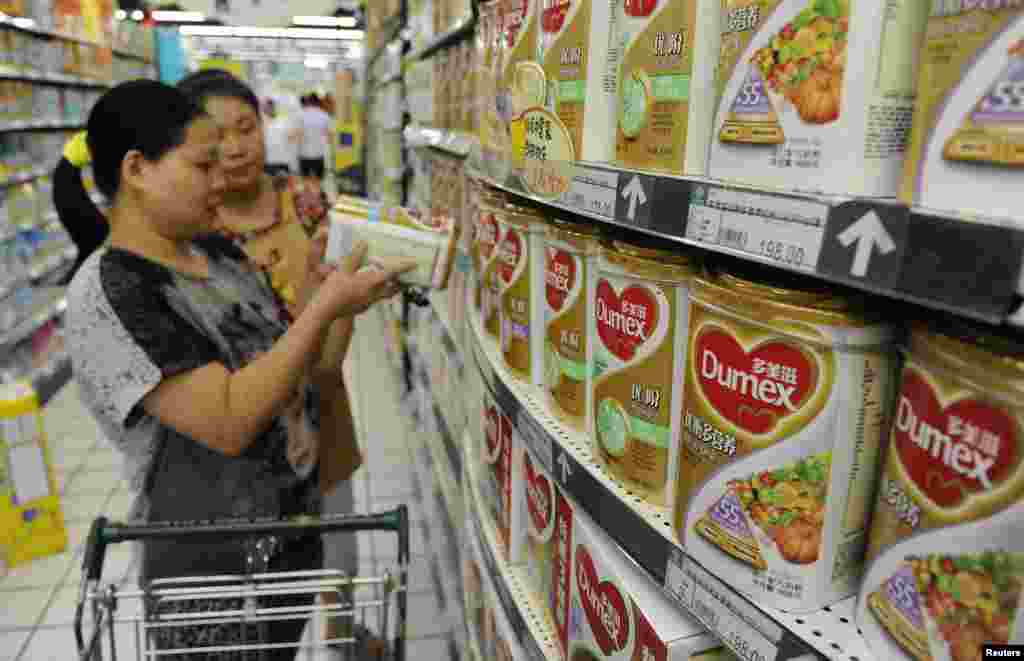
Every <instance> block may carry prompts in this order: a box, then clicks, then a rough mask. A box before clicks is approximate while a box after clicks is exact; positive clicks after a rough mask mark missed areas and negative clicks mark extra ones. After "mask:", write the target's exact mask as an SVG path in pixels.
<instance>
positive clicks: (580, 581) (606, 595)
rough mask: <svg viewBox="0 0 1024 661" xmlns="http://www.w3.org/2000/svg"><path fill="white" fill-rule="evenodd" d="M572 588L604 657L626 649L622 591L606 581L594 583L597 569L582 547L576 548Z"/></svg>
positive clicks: (627, 636)
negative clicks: (577, 596)
mask: <svg viewBox="0 0 1024 661" xmlns="http://www.w3.org/2000/svg"><path fill="white" fill-rule="evenodd" d="M575 565H576V588H577V589H578V590H579V593H580V602H581V603H582V604H583V612H584V613H585V614H586V616H587V622H588V623H589V624H590V631H591V632H592V633H593V634H594V640H595V641H597V645H598V647H600V648H601V651H602V652H604V654H605V656H607V655H609V654H611V653H612V652H618V651H621V650H624V649H625V648H626V643H627V642H629V615H628V612H627V611H626V600H625V599H624V598H623V597H622V593H621V592H619V589H618V588H617V587H615V586H614V585H613V584H612V583H610V582H609V581H601V582H598V579H597V568H596V567H594V560H593V559H592V558H591V557H590V553H589V552H588V551H587V549H586V548H585V547H583V546H582V545H581V546H577V547H576V562H575Z"/></svg>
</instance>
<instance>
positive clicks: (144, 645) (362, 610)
mask: <svg viewBox="0 0 1024 661" xmlns="http://www.w3.org/2000/svg"><path fill="white" fill-rule="evenodd" d="M374 530H384V531H390V532H395V533H397V535H398V560H397V566H396V567H395V568H394V572H391V571H389V572H386V573H384V574H383V575H381V576H374V577H356V576H348V575H346V574H345V573H344V572H341V571H336V570H327V569H325V570H317V571H296V572H273V573H261V572H265V570H266V568H267V563H268V562H269V557H270V554H269V553H268V551H270V550H271V549H270V548H269V546H268V545H270V546H272V545H273V544H275V543H277V541H278V540H280V539H281V537H283V536H287V535H301V534H310V533H331V532H337V533H355V532H361V531H374ZM168 538H189V539H193V540H198V539H202V538H215V539H217V540H218V541H223V540H227V539H232V538H233V539H244V540H248V541H249V542H252V541H254V542H255V543H252V544H249V545H248V546H247V548H249V549H250V552H249V553H248V554H247V558H248V562H249V567H248V568H247V573H246V574H244V575H233V576H206V577H189V578H179V579H159V580H153V581H150V582H149V583H147V584H146V585H145V586H143V587H141V588H132V587H127V586H124V587H122V586H120V585H119V584H118V583H117V582H111V583H108V584H106V585H101V583H100V576H101V575H102V571H103V560H104V556H105V553H106V550H107V547H108V546H109V545H110V544H115V543H118V542H125V541H142V540H147V539H168ZM408 567H409V514H408V510H407V508H406V506H405V505H401V506H399V507H398V508H396V509H394V510H391V511H387V512H382V513H379V514H370V515H358V516H353V515H347V516H327V517H298V518H295V519H287V520H276V519H271V520H229V521H215V522H209V523H205V522H196V523H166V524H165V523H157V524H135V523H113V522H110V521H108V520H107V519H106V518H105V517H100V518H98V519H96V520H95V521H94V522H93V524H92V528H91V530H90V531H89V538H88V541H87V542H86V547H85V554H84V557H83V561H82V574H83V575H82V587H81V592H80V594H79V600H78V606H77V609H76V611H75V638H76V642H77V643H78V652H79V658H80V661H101V660H104V659H111V660H113V661H116V659H117V658H118V647H119V644H120V645H121V646H124V647H128V646H129V643H131V646H133V647H134V648H135V650H136V658H137V659H154V658H161V659H163V658H169V659H206V658H212V659H231V660H235V659H238V660H244V661H262V660H263V659H265V658H273V651H274V650H280V649H282V648H292V649H296V652H295V658H296V659H314V658H317V659H318V658H320V657H319V656H314V654H315V652H316V650H323V649H325V648H326V646H327V645H331V646H332V647H334V648H335V649H337V648H339V647H340V648H341V649H342V650H343V651H345V652H346V654H345V658H346V659H349V660H352V661H356V660H361V659H364V658H372V659H375V660H376V659H383V660H387V661H391V660H394V661H404V659H405V621H406V620H405V618H406V582H407V574H408ZM324 595H330V596H331V598H325V597H324ZM318 601H319V602H320V603H318ZM183 604H187V607H185V608H181V607H178V608H176V607H175V606H176V605H177V606H181V605H183ZM392 606H394V607H395V609H396V610H397V616H395V617H393V618H390V621H389V610H391V607H392ZM332 618H336V621H337V622H340V623H341V626H340V627H338V626H336V627H335V631H336V632H337V631H338V630H339V629H340V632H341V633H342V634H343V636H342V637H335V638H331V639H327V640H322V639H319V640H318V639H317V638H318V636H316V635H315V634H313V633H311V632H313V631H314V630H315V629H316V628H318V627H317V626H316V623H319V624H321V625H322V624H323V623H324V622H325V621H326V620H329V619H332ZM281 622H292V623H296V622H299V623H308V624H307V625H306V627H305V628H306V632H307V636H305V637H304V638H303V639H301V640H298V641H296V642H288V643H272V642H267V635H266V632H267V631H268V627H270V626H273V625H274V624H275V623H278V624H279V623H281ZM132 625H134V626H132ZM218 626H219V627H220V629H219V630H223V628H224V627H225V626H228V627H234V628H233V629H232V631H233V632H234V637H233V638H232V639H231V640H230V644H225V643H224V640H223V639H221V640H216V639H214V637H212V636H209V635H206V636H204V638H205V640H200V641H196V640H193V641H192V642H191V643H190V644H189V645H188V647H187V648H186V647H184V646H181V645H180V643H178V647H177V648H169V647H168V643H167V641H168V640H169V639H177V640H180V638H181V637H180V636H178V637H174V636H170V637H169V636H168V635H167V634H166V632H173V631H174V630H175V629H177V630H179V631H190V632H195V631H197V628H198V630H203V629H202V628H203V627H206V629H205V630H206V631H210V630H218V629H216V627H218ZM86 627H89V628H91V630H90V631H89V635H88V637H86V636H84V635H83V628H86ZM185 627H190V629H187V630H186V629H184V628H185ZM126 628H127V631H125V629H126ZM298 628H299V630H301V629H302V624H299V625H298ZM125 633H127V634H128V638H127V640H126V639H125V638H124V634H125ZM119 634H120V635H119ZM193 638H194V636H193ZM159 641H163V642H159ZM197 643H198V644H197ZM303 652H305V654H303ZM279 653H280V652H279ZM204 655H208V656H204ZM124 656H126V655H122V658H123V657H124Z"/></svg>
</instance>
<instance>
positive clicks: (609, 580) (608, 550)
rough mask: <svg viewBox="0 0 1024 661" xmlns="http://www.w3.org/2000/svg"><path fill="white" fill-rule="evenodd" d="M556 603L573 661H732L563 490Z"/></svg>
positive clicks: (559, 507)
mask: <svg viewBox="0 0 1024 661" xmlns="http://www.w3.org/2000/svg"><path fill="white" fill-rule="evenodd" d="M555 531H556V532H555V552H554V565H553V567H552V572H551V576H552V581H553V583H552V591H551V599H552V606H553V609H554V611H555V630H556V635H557V636H558V638H559V642H560V643H561V645H562V650H563V653H564V655H565V658H566V659H568V661H635V660H638V659H659V660H664V661H727V660H729V661H731V660H732V659H733V658H734V657H733V656H732V654H730V653H729V652H728V651H727V650H726V649H725V648H723V647H722V645H721V642H719V640H718V639H717V638H716V637H715V636H714V635H712V634H711V633H709V632H708V631H707V629H705V628H704V627H703V626H702V625H701V624H700V623H699V622H698V621H697V620H696V619H695V618H693V617H692V616H690V615H689V614H687V613H686V612H684V611H683V610H681V609H680V608H679V607H678V606H677V605H676V604H674V603H673V602H672V601H670V600H669V598H668V597H667V596H666V595H665V594H664V593H663V592H662V591H661V589H660V588H659V587H658V586H657V585H655V584H654V583H653V582H652V581H651V579H650V578H649V577H648V576H646V575H645V574H644V573H643V571H642V570H641V569H640V568H639V567H637V566H636V564H635V563H633V562H632V561H631V560H629V559H627V558H626V556H625V554H624V553H623V551H622V550H621V549H620V548H619V547H618V546H616V545H615V543H614V542H613V541H612V540H611V539H610V538H609V537H608V536H607V535H606V534H605V533H604V532H603V531H602V530H601V529H600V528H599V527H598V526H597V525H596V524H595V523H594V522H593V521H591V520H590V518H589V517H588V516H587V515H586V514H584V513H583V512H582V511H581V510H580V509H579V508H578V507H577V506H576V504H575V503H573V502H572V501H570V500H569V499H568V498H567V497H566V496H565V495H564V494H562V493H561V492H560V491H559V492H558V497H557V506H556V513H555Z"/></svg>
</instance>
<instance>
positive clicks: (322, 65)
mask: <svg viewBox="0 0 1024 661" xmlns="http://www.w3.org/2000/svg"><path fill="white" fill-rule="evenodd" d="M305 64H306V68H307V69H326V68H327V58H326V57H307V58H306V61H305Z"/></svg>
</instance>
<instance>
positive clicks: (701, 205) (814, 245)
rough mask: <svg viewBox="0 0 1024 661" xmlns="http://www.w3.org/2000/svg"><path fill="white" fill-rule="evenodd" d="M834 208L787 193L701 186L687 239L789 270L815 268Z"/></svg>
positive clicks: (693, 197) (692, 201)
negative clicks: (830, 209) (787, 194)
mask: <svg viewBox="0 0 1024 661" xmlns="http://www.w3.org/2000/svg"><path fill="white" fill-rule="evenodd" d="M828 213H829V206H828V205H827V204H825V203H823V202H815V201H813V200H806V199H801V198H795V197H787V196H783V195H766V194H764V193H753V192H747V191H742V190H736V189H731V188H722V187H718V186H697V187H695V188H694V190H693V193H692V195H691V198H690V215H689V220H688V222H687V224H686V238H688V239H690V240H692V241H696V242H698V243H701V244H704V245H707V246H708V247H712V248H721V249H724V250H726V251H728V252H738V253H742V254H744V255H749V256H752V257H756V258H757V259H759V260H761V261H765V262H769V263H771V264H775V265H777V266H781V267H784V268H790V269H795V270H799V271H806V272H814V271H815V270H816V269H817V266H818V257H819V255H820V253H821V245H822V241H823V240H824V238H825V226H826V223H827V221H828Z"/></svg>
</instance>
